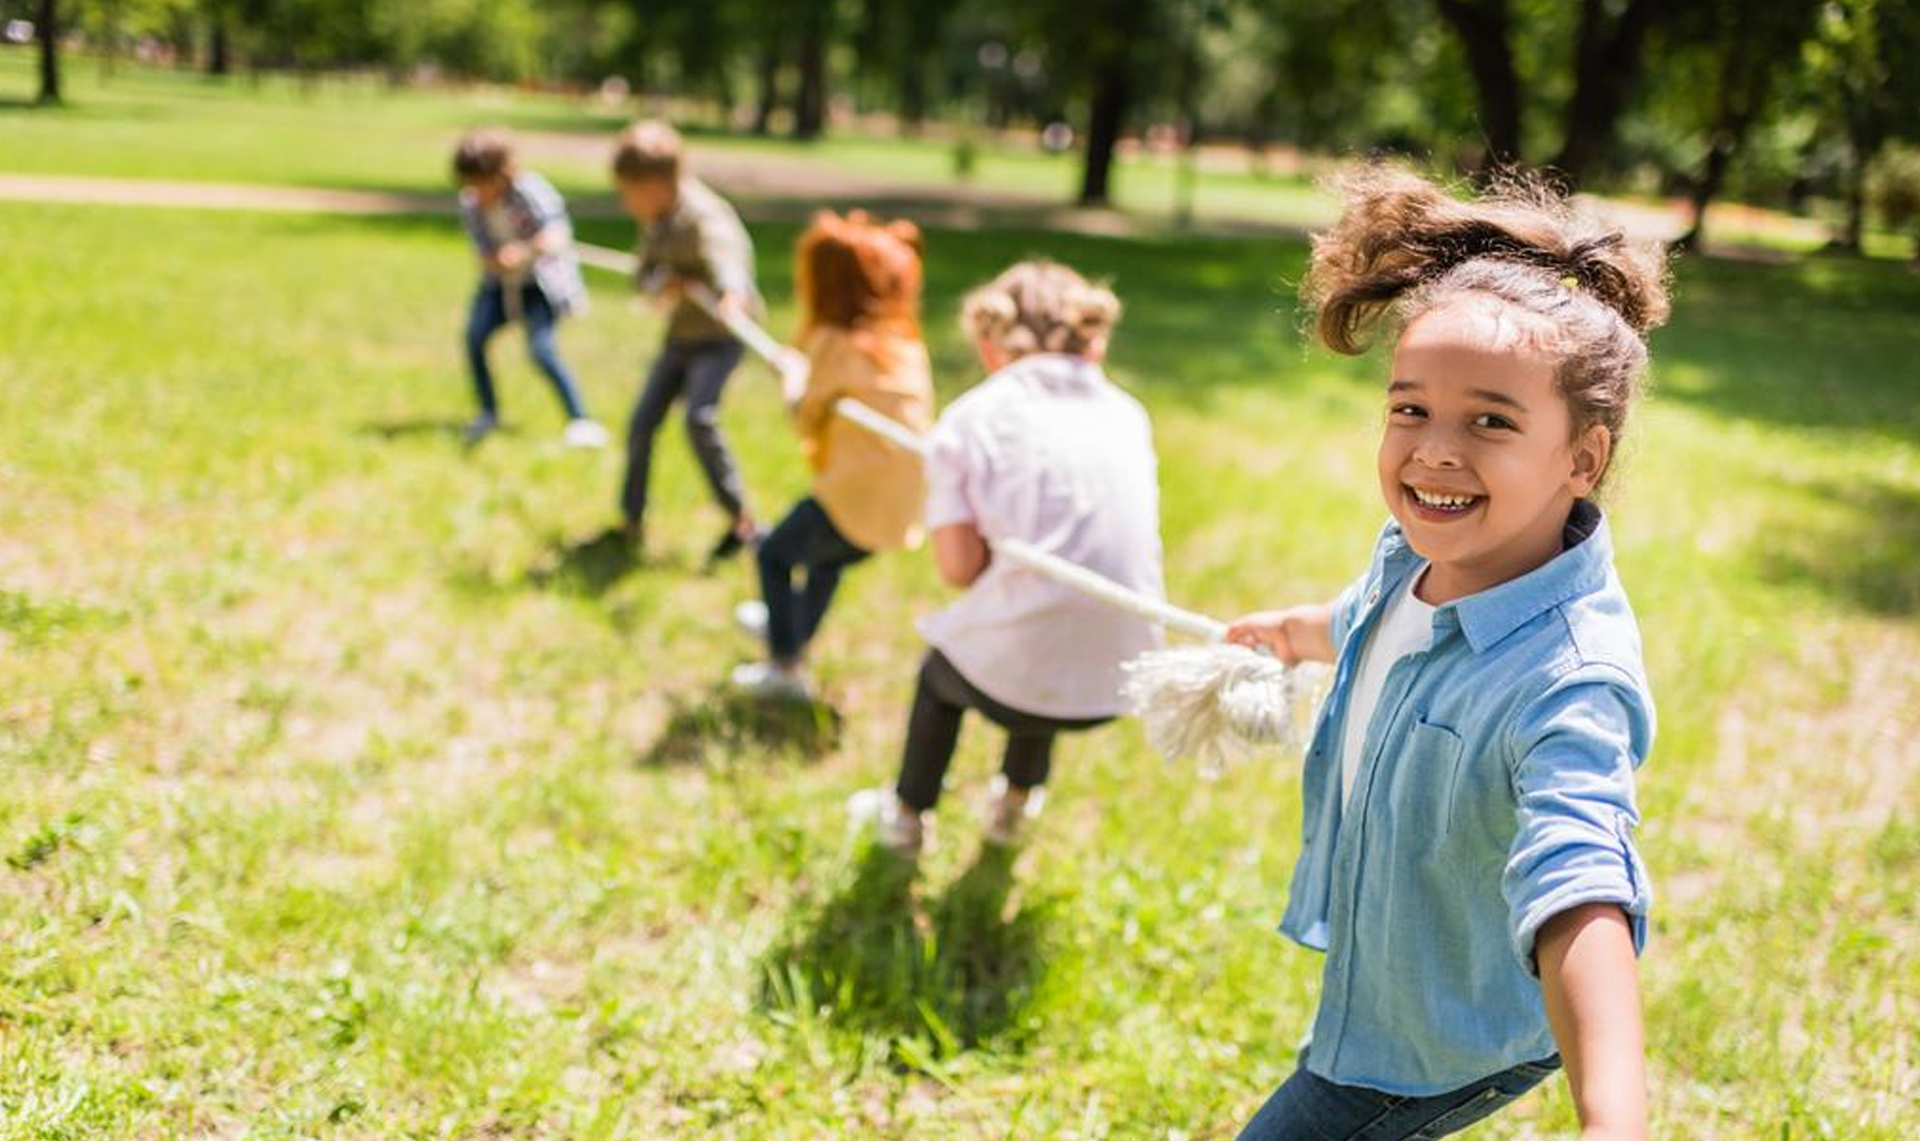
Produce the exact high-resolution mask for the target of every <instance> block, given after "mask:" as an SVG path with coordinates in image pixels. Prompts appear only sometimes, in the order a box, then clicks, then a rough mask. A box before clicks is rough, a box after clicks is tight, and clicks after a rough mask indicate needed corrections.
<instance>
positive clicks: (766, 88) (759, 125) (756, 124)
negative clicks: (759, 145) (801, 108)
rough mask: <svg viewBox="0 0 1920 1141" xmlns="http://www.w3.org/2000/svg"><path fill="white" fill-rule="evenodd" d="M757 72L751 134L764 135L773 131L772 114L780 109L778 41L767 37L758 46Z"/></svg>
mask: <svg viewBox="0 0 1920 1141" xmlns="http://www.w3.org/2000/svg"><path fill="white" fill-rule="evenodd" d="M757 70H758V71H759V73H760V94H759V98H758V100H757V101H756V103H755V105H754V108H753V133H754V134H756V135H765V134H767V133H768V132H769V131H771V130H772V129H773V113H774V111H776V110H778V109H779V107H780V41H779V40H777V39H774V38H772V37H768V38H767V40H766V42H765V43H763V44H761V46H760V59H759V63H758V67H757Z"/></svg>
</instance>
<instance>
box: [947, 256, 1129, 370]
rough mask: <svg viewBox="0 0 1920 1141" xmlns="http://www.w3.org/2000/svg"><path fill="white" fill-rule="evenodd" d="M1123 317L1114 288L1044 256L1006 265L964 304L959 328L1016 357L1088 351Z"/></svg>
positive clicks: (1102, 339) (971, 294)
mask: <svg viewBox="0 0 1920 1141" xmlns="http://www.w3.org/2000/svg"><path fill="white" fill-rule="evenodd" d="M1119 320H1120V299H1119V298H1118V297H1115V296H1114V295H1113V291H1112V290H1111V289H1108V288H1107V287H1106V286H1104V285H1096V284H1094V283H1092V282H1090V281H1088V280H1087V279H1086V278H1084V277H1081V276H1080V275H1079V274H1078V273H1075V272H1074V271H1073V270H1071V269H1069V268H1067V267H1066V266H1064V265H1061V264H1060V263H1058V262H1052V261H1046V260H1044V259H1037V260H1033V261H1023V262H1019V263H1016V264H1015V265H1012V266H1010V267H1008V268H1007V269H1006V270H1005V271H1003V272H1002V273H1001V274H1000V276H999V277H996V278H994V279H993V280H992V281H990V282H988V283H987V284H985V285H982V286H980V287H979V288H977V289H975V290H974V291H973V292H971V293H969V294H967V297H966V300H965V301H963V302H961V305H960V326H961V328H963V329H964V330H966V332H967V335H968V336H970V337H973V338H975V339H977V340H981V341H985V342H987V343H988V344H991V345H994V346H996V347H998V348H999V349H1000V351H1002V352H1004V353H1006V354H1007V355H1008V356H1010V357H1015V358H1018V357H1023V356H1026V355H1027V354H1029V353H1072V354H1074V355H1076V356H1077V355H1081V354H1084V353H1086V352H1087V350H1088V349H1090V348H1092V347H1093V346H1094V345H1095V344H1097V343H1099V342H1101V341H1104V340H1105V339H1106V338H1107V336H1108V335H1109V334H1110V333H1112V331H1113V326H1114V325H1115V324H1116V323H1117V322H1118V321H1119Z"/></svg>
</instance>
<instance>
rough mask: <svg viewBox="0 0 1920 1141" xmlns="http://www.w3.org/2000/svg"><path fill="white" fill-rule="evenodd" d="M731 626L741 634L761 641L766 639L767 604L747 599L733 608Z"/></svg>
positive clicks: (754, 599)
mask: <svg viewBox="0 0 1920 1141" xmlns="http://www.w3.org/2000/svg"><path fill="white" fill-rule="evenodd" d="M733 624H734V625H735V626H738V627H740V629H741V631H742V632H743V633H746V634H748V635H750V636H752V637H755V638H759V639H761V640H762V641H765V640H766V637H767V604H766V603H764V602H762V601H760V600H759V599H757V598H749V599H747V600H746V601H745V602H742V603H740V604H739V605H738V606H735V607H734V608H733Z"/></svg>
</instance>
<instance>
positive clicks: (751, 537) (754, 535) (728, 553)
mask: <svg viewBox="0 0 1920 1141" xmlns="http://www.w3.org/2000/svg"><path fill="white" fill-rule="evenodd" d="M765 534H766V532H765V531H762V530H760V529H759V528H758V527H755V528H752V529H750V530H742V529H741V528H740V527H738V526H735V527H730V528H728V529H727V533H726V534H724V535H722V536H720V541H719V542H717V543H715V544H714V545H713V549H712V550H711V551H708V552H707V565H708V566H710V567H712V566H718V565H719V564H721V563H723V562H726V561H727V560H728V559H730V558H732V557H733V556H735V555H737V554H739V553H740V552H741V551H744V550H746V549H747V548H748V547H757V546H759V545H760V540H761V538H762V537H763V536H764V535H765Z"/></svg>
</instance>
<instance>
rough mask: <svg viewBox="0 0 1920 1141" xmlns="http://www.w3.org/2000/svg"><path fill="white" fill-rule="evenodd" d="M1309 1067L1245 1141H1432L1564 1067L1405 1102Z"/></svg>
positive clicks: (1533, 1066)
mask: <svg viewBox="0 0 1920 1141" xmlns="http://www.w3.org/2000/svg"><path fill="white" fill-rule="evenodd" d="M1301 1061H1302V1065H1301V1066H1300V1068H1299V1069H1297V1070H1295V1071H1294V1073H1293V1076H1292V1077H1290V1078H1288V1079H1287V1080H1286V1081H1285V1082H1283V1083H1282V1084H1281V1086H1280V1088H1279V1089H1277V1090H1275V1091H1274V1093H1273V1096H1272V1097H1270V1098H1268V1099H1267V1103H1266V1104H1265V1105H1263V1106H1261V1107H1260V1112H1259V1113H1256V1114H1254V1115H1253V1120H1252V1121H1249V1122H1247V1127H1246V1128H1245V1129H1243V1130H1241V1131H1240V1141H1432V1139H1433V1138H1436V1137H1445V1136H1447V1135H1448V1134H1450V1133H1457V1132H1459V1131H1460V1130H1462V1129H1465V1128H1466V1127H1467V1126H1469V1125H1472V1124H1473V1123H1474V1122H1476V1121H1479V1120H1480V1119H1482V1118H1484V1117H1488V1116H1491V1115H1492V1114H1493V1113H1494V1112H1495V1111H1496V1110H1499V1109H1501V1108H1503V1107H1504V1106H1506V1105H1507V1104H1508V1103H1510V1102H1512V1101H1514V1100H1515V1099H1516V1098H1518V1097H1519V1096H1520V1095H1521V1094H1523V1093H1526V1092H1527V1091H1528V1090H1530V1089H1532V1088H1533V1087H1534V1086H1537V1085H1539V1084H1540V1083H1541V1082H1542V1081H1544V1080H1546V1078H1547V1077H1549V1076H1550V1075H1551V1074H1552V1073H1553V1072H1554V1071H1555V1070H1557V1069H1559V1068H1560V1059H1559V1057H1558V1056H1557V1055H1556V1056H1554V1057H1551V1058H1544V1059H1542V1060H1540V1061H1538V1062H1522V1063H1521V1064H1520V1065H1517V1066H1515V1067H1513V1068H1512V1069H1510V1070H1502V1071H1500V1072H1499V1073H1497V1074H1494V1075H1493V1076H1492V1077H1486V1078H1482V1079H1480V1080H1479V1081H1477V1082H1474V1083H1472V1084H1470V1085H1466V1086H1463V1087H1461V1088H1460V1089H1457V1090H1454V1091H1452V1092H1451V1093H1443V1094H1438V1095H1436V1096H1433V1097H1400V1096H1396V1095H1394V1094H1389V1093H1382V1092H1380V1091H1379V1090H1375V1089H1367V1088H1365V1087H1364V1086H1343V1085H1335V1084H1334V1083H1333V1082H1330V1081H1327V1080H1326V1079H1325V1078H1322V1077H1319V1076H1318V1075H1316V1074H1313V1073H1310V1072H1308V1070H1307V1068H1306V1065H1305V1064H1304V1063H1305V1055H1302V1056H1301Z"/></svg>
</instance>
